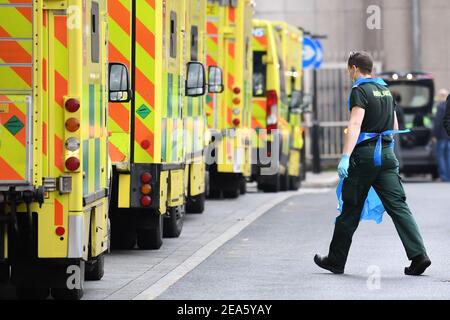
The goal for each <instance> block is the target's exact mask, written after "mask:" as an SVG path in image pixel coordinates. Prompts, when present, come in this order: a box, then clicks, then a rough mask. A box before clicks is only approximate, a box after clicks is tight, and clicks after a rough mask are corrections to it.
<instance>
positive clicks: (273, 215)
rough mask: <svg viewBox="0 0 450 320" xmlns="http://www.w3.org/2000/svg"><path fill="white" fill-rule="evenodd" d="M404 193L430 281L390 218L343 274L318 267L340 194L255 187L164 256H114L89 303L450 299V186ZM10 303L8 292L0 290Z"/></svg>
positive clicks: (88, 290) (362, 239)
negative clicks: (407, 271) (413, 267)
mask: <svg viewBox="0 0 450 320" xmlns="http://www.w3.org/2000/svg"><path fill="white" fill-rule="evenodd" d="M333 177H335V175H331V174H330V178H333ZM405 188H406V191H407V195H408V202H409V204H410V207H411V209H412V211H413V213H414V215H415V216H416V218H417V221H418V224H419V226H420V228H421V230H422V232H423V237H424V239H425V243H426V246H427V248H428V251H429V255H430V257H431V259H432V261H433V265H432V266H431V268H430V269H429V270H428V271H427V273H426V275H425V276H423V277H418V278H410V277H406V276H404V275H403V269H404V267H405V266H406V265H408V264H409V262H408V261H407V259H406V255H405V253H404V250H403V247H402V245H401V242H400V240H399V239H398V237H397V234H396V231H395V229H394V226H393V224H392V221H391V220H390V218H389V217H388V216H386V217H385V220H384V221H383V223H382V224H381V225H376V224H375V223H373V222H363V223H362V224H361V225H360V228H359V229H358V231H357V232H356V234H355V237H354V242H353V246H352V249H351V252H350V256H349V259H348V264H347V268H346V274H345V275H342V276H336V275H332V274H329V273H328V272H326V271H323V270H321V269H319V268H318V267H317V266H315V264H314V263H313V256H314V254H315V253H322V254H326V253H327V250H328V245H329V241H330V239H331V236H332V232H333V227H334V224H333V222H334V219H335V217H336V215H337V211H336V209H335V208H336V200H335V194H334V190H332V189H302V190H301V191H300V192H287V193H279V194H264V193H258V192H256V189H255V188H254V187H253V188H250V192H249V194H247V195H246V196H244V197H240V198H239V199H238V200H233V201H228V200H216V201H208V203H207V208H206V212H205V213H204V214H203V215H189V216H187V219H186V222H185V226H184V230H183V234H182V236H181V237H180V238H179V239H165V242H164V245H163V247H162V248H161V250H158V251H140V250H132V251H119V252H118V251H114V252H112V254H109V255H107V257H106V263H105V276H104V278H103V280H102V281H97V282H87V283H86V285H85V296H84V299H86V300H97V299H100V300H102V299H107V300H108V299H119V300H128V299H140V300H147V299H181V300H192V299H231V300H241V299H274V300H278V299H279V300H285V299H308V300H309V299H352V300H354V299H450V250H449V244H450V243H449V240H450V223H449V222H450V210H449V209H448V208H449V206H450V202H448V199H449V196H450V185H448V184H447V185H446V184H432V183H429V182H427V180H423V179H416V180H413V181H412V183H407V184H406V185H405ZM5 298H6V299H13V298H14V294H13V290H12V289H11V288H6V289H5V288H3V289H1V290H0V299H5Z"/></svg>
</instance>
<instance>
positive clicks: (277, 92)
mask: <svg viewBox="0 0 450 320" xmlns="http://www.w3.org/2000/svg"><path fill="white" fill-rule="evenodd" d="M252 50H253V109H252V124H253V129H254V130H255V132H256V135H255V137H254V138H253V147H254V149H255V151H254V155H257V161H256V163H255V164H254V165H253V170H252V177H253V179H254V180H255V181H257V183H258V189H260V190H263V191H265V192H278V191H286V190H289V189H291V190H297V189H298V188H299V187H300V183H301V170H304V168H302V166H301V162H302V160H301V153H302V149H303V147H304V143H303V130H302V127H301V109H300V105H301V100H302V99H301V92H302V87H301V85H302V72H303V70H302V53H303V33H302V31H301V30H300V29H298V28H295V27H293V26H290V25H288V24H286V23H284V22H270V21H264V20H254V21H253V42H252Z"/></svg>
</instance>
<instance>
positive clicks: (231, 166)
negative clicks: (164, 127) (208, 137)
mask: <svg viewBox="0 0 450 320" xmlns="http://www.w3.org/2000/svg"><path fill="white" fill-rule="evenodd" d="M253 14H254V8H253V3H252V1H249V0H238V1H236V4H235V5H234V4H231V3H229V4H228V3H227V4H221V3H219V2H218V1H208V10H207V65H208V66H219V67H220V68H222V69H223V75H224V87H225V91H224V92H223V93H222V94H209V95H208V96H207V98H206V103H207V115H208V126H209V128H210V129H211V131H212V133H213V134H214V133H220V134H221V140H220V141H217V142H215V143H216V149H217V155H216V159H217V162H218V165H217V171H218V172H219V173H239V174H243V176H246V177H248V176H250V174H251V145H250V141H251V83H252V63H251V61H252V51H251V46H250V44H251V39H252V34H251V32H252V26H251V21H252V19H253Z"/></svg>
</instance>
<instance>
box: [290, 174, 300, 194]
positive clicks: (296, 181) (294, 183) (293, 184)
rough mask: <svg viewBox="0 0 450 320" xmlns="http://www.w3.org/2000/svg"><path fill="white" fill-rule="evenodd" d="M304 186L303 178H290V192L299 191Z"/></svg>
mask: <svg viewBox="0 0 450 320" xmlns="http://www.w3.org/2000/svg"><path fill="white" fill-rule="evenodd" d="M301 185H302V177H301V176H299V177H289V190H292V191H297V190H298V189H300V187H301Z"/></svg>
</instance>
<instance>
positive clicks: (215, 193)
mask: <svg viewBox="0 0 450 320" xmlns="http://www.w3.org/2000/svg"><path fill="white" fill-rule="evenodd" d="M220 197H221V192H220V190H219V189H215V188H211V189H209V192H208V194H207V198H208V199H220Z"/></svg>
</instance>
